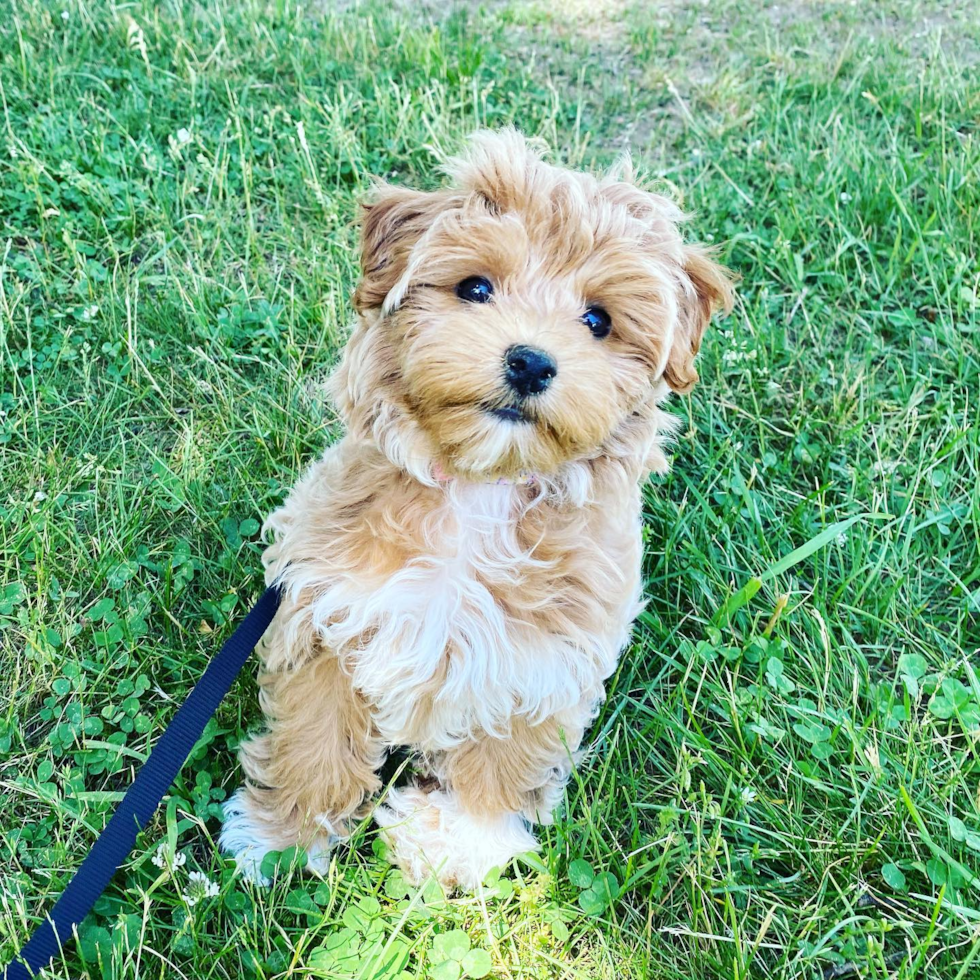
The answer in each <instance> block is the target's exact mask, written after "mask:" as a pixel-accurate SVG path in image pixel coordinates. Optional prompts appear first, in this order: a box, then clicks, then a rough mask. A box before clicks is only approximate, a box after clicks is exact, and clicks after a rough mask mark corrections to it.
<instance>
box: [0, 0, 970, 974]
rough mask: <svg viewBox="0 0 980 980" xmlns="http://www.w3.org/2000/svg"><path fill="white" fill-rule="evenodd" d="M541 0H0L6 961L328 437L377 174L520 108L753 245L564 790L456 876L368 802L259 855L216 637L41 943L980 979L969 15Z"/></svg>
mask: <svg viewBox="0 0 980 980" xmlns="http://www.w3.org/2000/svg"><path fill="white" fill-rule="evenodd" d="M554 7H555V5H554V4H551V3H545V2H530V3H528V2H525V0H512V2H504V3H496V2H494V3H489V4H488V5H486V6H485V7H478V6H476V5H468V4H463V5H461V6H458V7H454V6H450V5H449V4H432V5H431V6H428V7H421V6H418V5H411V4H407V3H406V4H398V5H394V6H389V5H380V4H378V5H357V4H350V5H347V4H343V5H339V6H338V5H335V4H332V3H319V2H315V3H311V4H309V5H306V6H302V7H300V6H297V5H296V4H295V3H293V2H292V0H279V2H277V3H259V2H255V0H241V2H236V3H228V4H222V3H210V4H198V3H195V2H191V0H188V2H183V3H178V2H177V0H168V2H162V3H159V4H156V3H151V2H148V0H147V2H142V3H141V2H136V3H127V4H118V5H111V4H108V3H96V2H92V0H63V2H61V3H47V2H40V0H0V109H2V116H0V144H2V153H0V574H2V582H0V665H2V670H3V674H4V678H5V683H4V685H3V693H2V695H0V793H2V804H0V868H2V870H0V961H5V960H6V959H7V958H9V957H10V956H11V955H12V954H13V953H14V951H15V949H16V948H17V947H18V946H19V945H20V944H21V943H22V942H23V941H24V940H25V939H26V937H27V936H28V934H29V932H30V930H31V928H32V927H33V925H34V924H36V923H37V922H38V921H39V920H40V919H41V917H42V916H43V915H44V912H45V910H46V909H47V908H49V907H50V905H51V903H52V902H53V901H54V899H55V898H56V897H57V896H58V894H59V893H60V892H61V891H62V889H63V888H64V886H65V884H66V883H67V881H68V879H69V877H70V875H71V873H72V871H73V870H74V869H75V868H76V867H77V865H78V864H79V862H80V861H81V859H82V858H83V856H84V855H85V853H86V852H87V850H88V849H89V847H90V846H91V843H92V841H93V839H94V836H95V834H97V832H98V831H99V829H100V828H101V827H102V826H103V825H104V823H105V821H106V819H107V818H108V815H109V814H110V813H111V810H112V807H113V804H114V801H116V800H117V799H118V798H119V796H120V794H121V791H122V790H124V789H125V787H126V786H127V785H128V783H129V782H130V780H131V778H132V774H133V771H134V768H135V767H136V766H138V764H139V762H140V760H142V759H143V758H144V757H145V755H146V753H147V751H148V750H149V748H150V746H151V745H152V743H153V741H154V739H155V738H156V737H158V735H159V734H160V732H162V731H163V729H164V727H165V726H166V724H167V722H168V720H169V719H170V718H171V717H172V715H173V713H174V711H175V708H176V706H177V705H178V704H179V703H180V701H181V700H182V699H183V697H184V696H185V695H186V693H187V692H188V691H189V690H190V688H191V686H192V685H193V684H194V682H195V680H196V678H197V677H198V676H199V675H200V673H201V671H202V670H203V668H204V665H205V664H206V662H207V660H208V658H209V657H210V656H211V655H212V654H213V653H214V652H215V651H216V650H217V648H218V646H219V645H220V641H221V640H222V639H223V637H225V636H226V635H227V634H228V633H229V631H230V629H231V625H232V623H233V622H234V621H236V619H237V618H238V617H240V616H241V615H242V614H243V612H244V610H245V609H246V608H247V607H248V606H249V605H250V604H251V602H252V601H253V600H254V599H255V598H256V596H257V595H258V593H259V591H260V590H261V582H262V577H261V568H260V563H259V553H260V550H261V544H260V541H259V535H258V531H259V525H260V522H261V520H262V519H263V517H264V516H265V515H266V514H268V512H269V511H270V510H271V509H272V508H274V507H275V506H276V505H277V504H278V503H279V502H280V501H281V500H282V498H283V495H284V494H285V492H286V491H287V490H288V488H289V487H290V485H291V484H292V483H293V482H294V481H295V479H296V477H297V475H298V474H299V473H300V471H301V470H302V468H303V467H304V466H305V465H306V464H307V463H308V462H310V461H311V460H312V459H313V458H314V457H315V456H316V455H317V454H318V453H319V452H320V451H321V450H322V447H323V446H324V445H325V444H326V443H327V442H328V441H329V440H331V439H333V438H335V437H336V434H337V422H336V419H335V417H334V415H333V413H332V411H331V410H330V408H329V407H328V406H327V405H326V403H325V400H324V397H323V391H322V381H323V379H324V376H325V374H326V373H327V371H328V370H329V368H330V366H331V365H332V364H333V362H334V361H335V358H336V356H337V351H338V348H339V346H340V344H341V343H342V341H343V337H344V335H345V331H346V328H347V323H348V321H349V317H350V312H351V311H350V301H349V298H350V293H351V290H352V287H353V283H354V273H355V259H356V255H355V230H354V226H353V217H354V214H355V202H356V201H357V199H358V197H359V195H361V194H362V193H363V192H364V191H365V189H366V188H367V186H368V182H369V176H370V175H371V174H384V175H386V176H388V177H389V178H390V179H392V180H395V181H404V182H411V183H416V184H420V185H423V186H430V185H432V184H433V183H435V182H436V181H437V180H438V179H439V178H438V166H439V161H440V159H441V158H442V157H443V156H444V155H445V154H447V153H449V152H451V151H453V150H454V149H456V148H458V146H459V145H460V142H461V140H462V139H463V137H464V136H465V134H466V133H468V132H469V131H471V130H473V129H474V128H476V127H478V126H500V125H504V124H509V123H513V124H516V125H518V126H520V127H521V128H522V129H523V130H525V131H527V132H529V133H532V134H537V135H541V136H544V137H545V138H546V139H547V140H548V141H549V142H550V143H551V145H552V146H553V148H554V158H555V159H557V160H561V161H564V162H566V163H569V164H571V165H574V166H585V167H594V168H601V167H604V166H607V165H609V164H611V163H612V162H613V161H614V160H615V159H616V157H617V156H618V154H620V153H621V152H622V150H623V149H624V148H626V147H629V148H630V149H631V150H632V152H633V155H634V158H635V161H636V163H637V165H638V166H639V168H640V169H641V170H642V171H643V172H645V173H646V174H647V175H648V176H649V179H650V180H651V181H652V182H653V183H654V184H656V185H659V186H661V187H663V188H666V189H667V190H668V191H669V193H671V194H673V195H675V196H676V197H677V198H678V199H679V200H681V201H682V203H683V205H684V206H685V208H687V209H688V210H690V211H691V212H692V213H693V218H692V222H691V234H692V235H697V236H700V237H701V238H702V239H707V240H711V241H713V242H714V243H716V244H717V246H718V248H719V250H720V254H721V256H722V257H723V259H724V260H725V261H726V262H727V263H728V264H729V265H730V266H731V267H732V268H733V269H735V270H737V272H738V273H739V275H740V277H741V284H740V290H739V297H740V298H739V302H738V305H737V307H736V310H735V312H734V313H733V314H732V315H731V316H730V317H729V318H728V319H727V320H725V321H722V322H719V323H717V324H716V325H715V326H714V327H713V329H712V330H711V331H710V332H709V334H708V335H707V336H706V339H705V349H704V353H703V357H702V360H701V373H702V382H701V384H700V385H699V386H698V387H697V388H696V389H695V390H694V392H693V394H692V395H691V396H688V397H685V398H683V399H677V400H676V401H675V402H674V406H673V411H674V412H676V413H677V414H678V415H680V416H681V417H682V419H683V420H684V425H683V427H682V435H681V437H680V438H679V440H678V443H677V445H676V448H675V453H674V468H673V472H672V473H671V475H670V476H669V477H667V478H665V479H661V480H659V481H656V482H653V483H651V484H650V486H649V487H648V488H647V492H646V518H647V520H646V527H645V535H646V541H647V560H646V565H645V573H646V578H647V594H648V596H649V603H648V605H647V607H646V610H645V612H644V613H643V614H642V616H641V619H640V621H639V623H638V625H637V629H636V632H635V638H634V639H635V642H634V644H633V646H632V648H631V649H630V650H629V651H628V652H627V653H626V654H625V655H624V657H623V659H622V663H621V667H620V669H619V671H618V673H617V674H616V675H615V677H614V678H613V679H612V681H611V683H610V690H609V698H608V700H607V702H606V704H605V706H604V708H603V710H602V713H601V715H600V717H599V718H598V720H597V722H596V724H595V726H594V729H593V731H592V733H591V735H590V738H589V745H590V746H591V749H590V752H589V754H588V756H587V758H586V759H585V761H584V762H583V764H582V765H581V766H580V768H579V770H578V771H577V773H576V775H575V777H574V779H573V781H572V783H571V784H570V786H569V790H568V793H567V802H566V806H565V808H564V813H563V815H562V816H561V818H560V819H559V821H558V822H557V823H556V824H555V826H554V827H552V828H548V829H546V830H545V831H543V833H542V841H543V848H542V851H541V853H540V855H539V859H538V860H535V861H527V862H518V863H517V864H516V865H515V867H513V868H510V869H506V870H505V872H504V874H503V876H502V877H501V878H500V880H499V881H494V882H492V883H491V887H489V888H488V889H487V890H486V891H485V894H484V895H483V896H482V897H477V898H473V897H463V898H446V897H444V896H442V895H441V894H440V893H438V890H434V889H432V888H428V889H425V890H424V891H423V892H422V893H420V894H416V893H415V892H414V890H412V889H409V888H408V887H407V885H406V884H405V882H404V881H403V880H402V879H401V876H400V874H398V873H397V872H394V871H392V870H391V869H390V867H389V866H388V865H387V864H386V863H385V862H384V861H383V860H382V859H381V856H382V855H381V852H382V850H383V848H382V845H381V842H380V841H379V840H378V839H377V837H376V834H375V832H374V829H373V828H372V827H371V826H365V827H364V828H363V830H362V832H361V833H359V834H358V835H357V837H356V838H355V840H354V843H353V846H351V847H350V848H344V849H341V850H339V851H338V852H337V854H336V860H335V862H334V864H333V866H332V867H331V870H330V873H329V875H328V876H327V877H326V878H325V879H322V880H320V879H317V878H314V877H312V876H309V875H302V874H300V873H298V872H297V871H296V870H295V869H293V870H290V868H289V867H285V866H284V867H283V869H282V871H281V873H280V875H279V876H278V878H277V880H276V882H275V884H274V885H273V887H272V888H270V889H268V890H256V889H253V888H252V887H251V886H248V885H246V884H244V883H243V882H242V881H241V880H240V879H239V878H237V877H236V876H235V874H234V872H233V867H232V865H231V864H230V862H228V861H225V860H223V859H222V858H221V857H220V856H219V855H218V853H217V852H216V849H215V839H216V837H217V832H218V829H219V825H220V822H219V814H220V807H221V801H222V800H223V799H224V798H225V797H226V796H227V795H228V794H229V793H230V792H231V791H232V790H233V789H234V788H235V787H236V786H237V785H238V784H239V782H240V780H241V774H240V772H239V771H238V768H237V764H236V761H235V747H236V744H237V742H238V740H239V739H240V737H241V736H242V734H243V733H244V732H245V731H246V730H248V729H249V728H250V727H251V726H254V725H256V724H258V722H259V719H258V710H257V703H256V688H255V683H254V671H252V670H250V671H247V672H246V675H245V676H243V677H242V678H241V679H240V680H239V681H238V682H237V683H236V685H235V687H234V688H233V690H232V693H231V695H230V696H229V697H228V698H227V699H226V701H225V703H224V704H223V705H222V707H221V709H220V711H219V713H218V715H217V717H216V719H215V720H213V721H212V723H211V724H210V725H209V727H208V729H207V732H206V734H205V737H204V739H202V742H201V743H200V744H199V746H198V747H197V749H196V750H195V752H194V754H193V756H192V759H191V761H190V762H189V763H188V765H187V766H186V767H185V769H184V771H183V774H182V776H181V778H180V779H179V780H178V782H177V783H176V784H175V786H174V787H173V790H172V793H171V795H170V796H169V798H168V800H167V802H166V803H165V805H164V806H163V807H161V809H160V811H159V812H158V814H157V817H156V819H155V820H154V822H153V823H152V824H151V826H150V827H149V828H148V829H147V830H146V832H145V833H144V834H143V835H142V836H141V839H140V843H139V846H138V847H137V849H136V851H135V852H134V853H133V855H132V858H131V860H130V862H129V863H128V864H127V866H126V867H125V868H124V869H123V870H122V871H121V872H120V873H119V874H117V876H116V878H115V879H114V881H113V884H112V886H111V887H110V889H109V891H108V892H107V893H106V894H105V895H104V897H103V898H102V899H101V900H100V901H99V903H98V905H97V907H96V910H95V913H94V914H93V915H92V916H90V918H89V919H88V920H86V922H85V923H84V924H83V927H82V928H81V930H80V936H79V940H80V941H79V942H78V944H76V945H75V946H73V947H71V948H69V949H68V950H67V951H66V952H65V954H64V958H63V960H62V961H60V962H59V963H56V964H55V966H54V967H53V968H52V972H51V974H50V976H52V977H61V978H68V977H71V978H82V977H85V978H96V977H105V978H137V977H145V978H150V977H161V978H162V977H167V978H170V977H188V978H193V980H203V978H235V980H237V978H250V977H261V978H273V977H287V976H288V977H298V978H300V977H308V976H312V977H333V978H337V980H345V978H352V977H360V978H362V980H368V978H370V977H378V978H384V980H393V978H395V977H396V976H399V975H401V976H402V977H403V978H404V977H406V976H412V977H418V978H419V980H423V978H431V980H458V978H460V977H461V976H470V977H473V978H476V977H479V976H481V975H484V974H488V971H489V974H488V975H493V976H499V977H505V978H515V980H517V978H551V977H561V978H615V980H631V978H640V977H650V978H683V980H702V978H726V980H747V978H750V977H757V978H761V977H767V978H768V977H773V978H807V980H810V978H813V980H824V978H826V980H829V978H843V977H869V978H878V980H884V978H896V980H898V978H902V980H911V978H913V977H917V978H928V977H937V978H939V977H941V978H945V980H967V978H977V977H980V953H978V949H980V352H978V346H980V220H978V215H980V14H978V12H977V10H976V7H975V4H974V3H971V2H969V0H964V2H960V3H953V2H946V3H939V2H924V0H923V2H919V0H890V2H887V0H886V2H864V3H860V4H846V3H837V2H813V3H809V2H801V0H793V2H787V3H786V4H785V5H783V4H781V5H780V6H779V7H778V8H777V7H772V8H770V9H768V10H764V9H762V7H761V5H760V4H756V3H752V2H750V0H713V2H711V3H710V4H701V3H695V2H690V0H671V2H669V3H665V4H637V5H635V6H630V5H627V4H622V3H619V2H617V0H595V2H593V3H586V2H584V0H576V2H574V3H568V4H564V5H560V12H557V13H556V12H555V11H554V9H553V8H554ZM338 9H339V12H338ZM851 519H853V522H852V523H850V524H849V525H846V526H845V525H840V526H839V527H837V528H835V527H834V526H835V525H838V524H839V522H843V521H848V520H851ZM828 529H830V530H829V531H828ZM300 860H301V859H300ZM293 863H294V864H295V863H296V862H293ZM192 872H198V873H201V874H203V875H204V876H206V878H207V880H208V881H209V882H211V883H213V884H214V885H215V886H216V887H215V888H210V887H207V886H206V885H205V883H204V881H203V880H202V878H201V877H200V875H199V874H195V876H194V877H193V878H192V877H191V873H192ZM214 891H216V892H217V894H210V892H214Z"/></svg>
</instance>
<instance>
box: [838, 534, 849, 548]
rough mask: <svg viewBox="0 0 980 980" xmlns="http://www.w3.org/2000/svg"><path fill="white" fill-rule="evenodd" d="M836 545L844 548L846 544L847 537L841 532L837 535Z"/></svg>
mask: <svg viewBox="0 0 980 980" xmlns="http://www.w3.org/2000/svg"><path fill="white" fill-rule="evenodd" d="M837 543H838V544H839V545H840V546H841V547H842V548H843V547H844V545H845V544H847V535H846V534H845V533H844V532H843V531H841V533H840V534H838V535H837Z"/></svg>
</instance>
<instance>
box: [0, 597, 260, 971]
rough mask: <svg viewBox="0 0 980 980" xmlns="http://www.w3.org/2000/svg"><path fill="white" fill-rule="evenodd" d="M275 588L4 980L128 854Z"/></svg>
mask: <svg viewBox="0 0 980 980" xmlns="http://www.w3.org/2000/svg"><path fill="white" fill-rule="evenodd" d="M279 598H280V595H279V590H278V588H276V587H275V586H273V587H271V588H268V589H266V590H265V592H264V593H263V594H262V597H261V598H260V599H259V601H258V602H257V603H256V604H255V605H254V606H253V607H252V609H251V610H250V611H249V613H248V615H247V616H246V617H245V619H244V620H242V623H241V625H239V627H238V629H236V630H235V632H234V633H232V635H231V636H230V637H228V639H227V640H226V641H225V644H224V646H223V647H222V648H221V650H220V651H219V652H218V654H217V656H215V657H214V658H213V659H212V660H211V662H210V663H209V664H208V666H207V668H206V670H205V671H204V673H203V674H202V675H201V679H200V680H199V681H198V682H197V684H196V685H195V686H194V689H193V690H192V691H191V693H190V694H189V695H188V696H187V700H186V701H184V703H183V704H182V705H181V706H180V708H178V710H177V714H175V715H174V717H173V720H172V721H171V722H170V724H169V725H168V726H167V728H166V730H165V731H164V733H163V735H161V736H160V739H159V741H158V742H157V743H156V745H154V746H153V750H152V751H151V752H150V755H149V757H148V758H147V760H146V762H144V763H143V765H142V767H141V768H140V771H139V772H138V773H137V774H136V779H134V780H133V784H132V786H130V787H129V789H128V790H127V791H126V795H125V796H124V797H123V798H122V800H120V802H119V806H117V807H116V812H115V813H114V814H113V815H112V818H111V819H110V820H109V822H108V823H107V824H106V826H105V830H103V831H102V833H101V834H99V837H98V839H97V840H96V842H95V844H94V845H93V847H92V850H91V851H89V853H88V855H87V856H86V858H85V860H84V861H82V863H81V865H80V866H79V868H78V870H77V871H76V872H75V874H74V875H73V876H72V879H71V881H70V882H68V887H67V888H66V889H65V890H64V892H63V893H62V895H61V898H59V899H58V901H57V902H55V904H54V908H52V909H51V912H50V914H49V915H48V916H47V917H46V918H45V920H44V921H43V922H42V923H41V924H40V925H39V926H38V927H37V928H36V929H35V930H34V933H33V935H32V936H31V938H30V939H29V940H28V942H27V944H26V945H25V946H24V947H23V948H22V949H21V951H20V952H19V953H18V954H17V956H15V957H14V959H13V960H12V961H11V962H10V963H9V964H8V965H7V966H6V967H4V971H3V980H31V978H32V977H34V976H36V975H37V974H38V973H39V972H40V971H41V970H42V969H44V967H46V966H47V965H48V964H49V963H50V962H51V960H52V959H53V958H54V957H55V956H56V955H57V954H58V952H59V951H60V950H61V948H62V946H64V945H65V944H67V943H68V942H69V941H70V940H71V938H72V936H73V934H74V929H75V927H76V926H77V925H79V923H81V921H82V920H83V919H84V918H85V916H86V915H88V913H89V912H90V911H91V910H92V906H93V905H94V904H95V902H96V900H97V899H98V897H99V896H100V895H101V894H102V893H103V892H104V891H105V889H106V886H107V885H108V884H109V881H110V879H111V878H112V876H113V875H114V874H115V872H116V870H117V869H118V868H119V867H120V866H121V865H122V863H123V862H124V861H125V860H126V858H127V857H128V856H129V852H130V851H131V850H132V849H133V846H134V845H135V843H136V835H137V834H138V833H139V832H140V831H141V830H142V829H143V827H144V826H146V824H147V822H148V821H149V819H150V817H152V816H153V813H154V811H155V810H156V808H157V807H158V806H159V805H160V801H161V800H162V799H163V797H164V795H165V794H166V792H167V790H168V789H169V788H170V785H171V783H173V781H174V779H175V778H176V776H177V773H178V772H180V769H181V766H183V764H184V763H185V762H186V761H187V756H188V755H190V752H191V749H193V748H194V745H195V743H196V742H197V740H198V739H199V738H200V737H201V733H202V732H203V731H204V726H205V725H206V724H207V723H208V720H209V719H210V718H211V716H212V715H213V714H214V713H215V711H216V710H217V708H218V705H219V704H220V703H221V700H222V699H223V698H224V696H225V695H226V694H227V693H228V689H229V688H230V687H231V685H232V682H233V681H234V680H235V678H236V677H237V676H238V674H239V672H240V671H241V669H242V667H243V666H244V664H245V661H246V660H248V658H249V654H251V652H252V650H253V649H254V647H255V645H256V644H257V643H258V642H259V640H260V639H261V638H262V634H263V633H265V631H266V629H267V628H268V626H269V624H270V623H271V622H272V619H273V617H274V616H275V614H276V610H277V609H278V608H279Z"/></svg>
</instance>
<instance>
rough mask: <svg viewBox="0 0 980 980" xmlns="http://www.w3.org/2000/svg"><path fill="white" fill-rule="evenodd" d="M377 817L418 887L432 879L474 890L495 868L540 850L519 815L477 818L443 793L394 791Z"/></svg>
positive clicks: (393, 855) (398, 859) (396, 860)
mask: <svg viewBox="0 0 980 980" xmlns="http://www.w3.org/2000/svg"><path fill="white" fill-rule="evenodd" d="M374 819H375V822H376V823H377V824H378V826H379V827H381V828H382V833H383V835H384V838H385V841H386V842H387V844H388V849H389V854H390V857H391V860H392V861H393V863H395V864H397V865H398V867H399V868H401V870H402V873H403V874H404V875H405V877H406V878H407V879H408V880H409V881H410V882H412V883H413V884H415V885H418V884H421V882H423V881H424V880H425V879H427V878H430V877H434V878H437V879H438V880H439V882H440V883H441V884H442V885H443V886H445V887H447V888H453V887H456V886H458V887H459V888H462V889H465V890H466V891H476V890H477V889H478V888H479V886H480V884H481V883H482V881H483V879H484V878H485V877H486V875H487V872H489V871H490V869H491V868H501V867H503V866H504V865H506V864H507V863H508V862H509V861H510V860H511V859H512V858H514V857H515V856H516V855H518V854H522V853H524V852H525V851H533V850H537V847H538V844H537V841H535V839H534V836H533V835H532V834H531V832H530V831H529V830H528V829H527V824H526V822H525V821H524V818H523V817H522V816H521V815H520V814H517V813H507V814H504V815H502V816H485V817H480V816H473V815H471V814H468V813H466V812H464V811H463V810H462V809H461V808H460V806H459V803H458V801H457V800H456V798H455V797H454V796H453V794H452V793H448V792H446V791H445V790H438V789H437V790H432V791H430V792H426V791H425V790H423V789H420V788H418V787H409V788H407V789H393V790H390V791H389V793H388V796H387V798H386V799H385V804H384V806H379V807H377V809H375V811H374Z"/></svg>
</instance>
